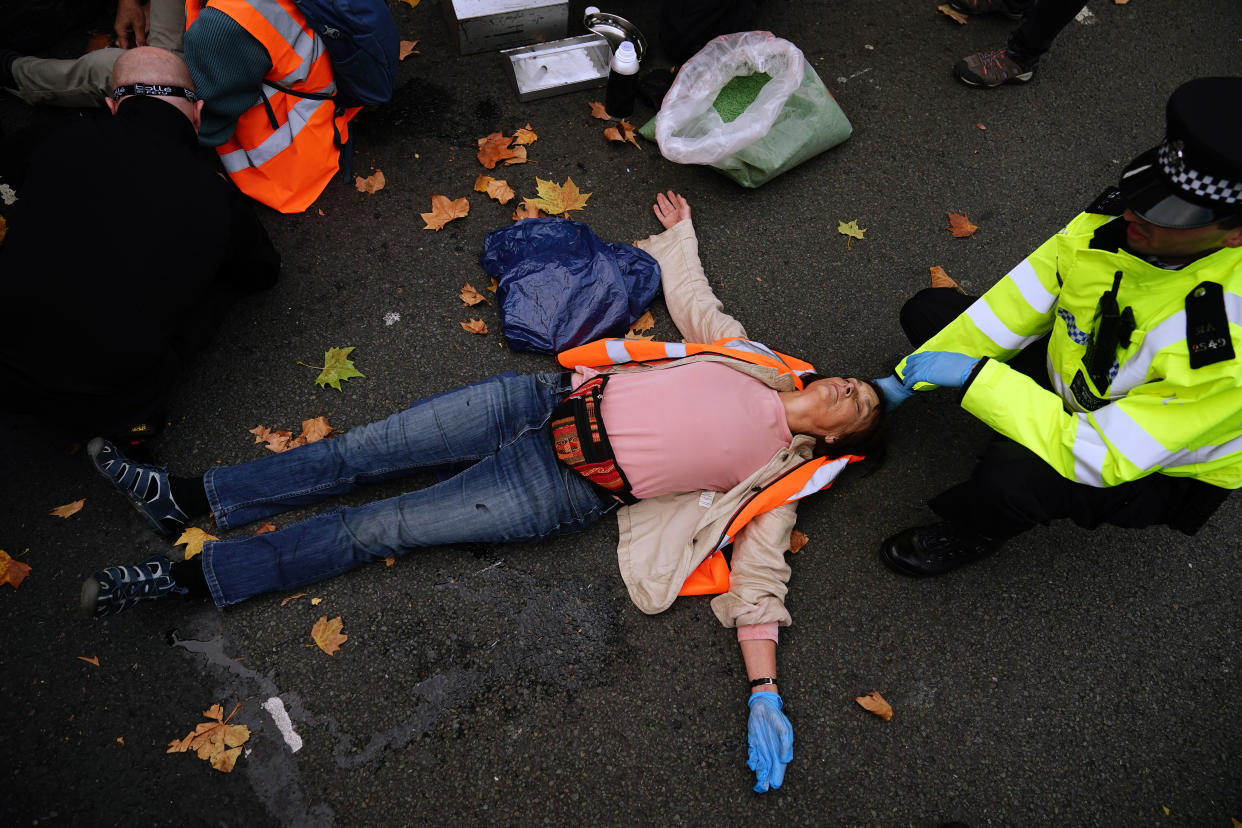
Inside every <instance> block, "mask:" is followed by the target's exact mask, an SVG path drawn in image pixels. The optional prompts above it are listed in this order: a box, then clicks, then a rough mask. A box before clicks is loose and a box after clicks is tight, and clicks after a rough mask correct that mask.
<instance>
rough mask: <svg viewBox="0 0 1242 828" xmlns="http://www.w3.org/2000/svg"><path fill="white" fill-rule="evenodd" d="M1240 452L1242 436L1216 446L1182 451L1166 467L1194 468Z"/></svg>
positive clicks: (1175, 454) (1174, 455)
mask: <svg viewBox="0 0 1242 828" xmlns="http://www.w3.org/2000/svg"><path fill="white" fill-rule="evenodd" d="M1238 452H1242V436H1240V437H1234V438H1233V439H1232V440H1229V441H1228V442H1224V443H1221V444H1220V445H1216V446H1200V447H1199V448H1197V449H1182V450H1181V451H1179V452H1175V453H1174V454H1173V455H1172V457H1171V458H1170V460H1169V462H1168V463H1166V464H1165V467H1166V468H1169V467H1172V466H1193V465H1195V464H1197V463H1210V462H1212V461H1213V460H1219V459H1220V458H1222V457H1228V456H1229V455H1231V454H1236V453H1238Z"/></svg>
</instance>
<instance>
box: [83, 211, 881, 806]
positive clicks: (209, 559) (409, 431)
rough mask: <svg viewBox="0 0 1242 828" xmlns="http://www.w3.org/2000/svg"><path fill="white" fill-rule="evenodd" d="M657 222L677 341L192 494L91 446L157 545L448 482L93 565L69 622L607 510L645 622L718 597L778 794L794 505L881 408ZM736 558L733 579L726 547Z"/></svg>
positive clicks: (286, 584) (869, 392)
mask: <svg viewBox="0 0 1242 828" xmlns="http://www.w3.org/2000/svg"><path fill="white" fill-rule="evenodd" d="M654 210H655V214H656V217H657V218H658V219H659V220H660V223H661V224H662V225H664V227H665V232H663V233H661V234H659V235H656V236H652V237H650V238H648V239H645V240H643V241H641V242H638V243H637V244H638V246H639V247H641V248H643V249H644V250H646V251H647V252H648V253H650V254H651V255H652V256H653V257H655V259H656V260H657V261H658V262H659V264H660V269H661V272H662V283H663V290H664V298H665V301H666V303H667V305H668V310H669V314H670V315H671V317H672V319H673V321H674V322H675V323H676V325H677V327H678V329H679V330H680V331H681V332H682V333H683V334H684V335H685V336H686V339H687V340H688V342H687V343H685V344H683V343H659V342H646V341H627V340H600V341H598V342H593V343H590V344H588V345H583V346H581V347H578V348H574V349H571V350H569V351H566V352H563V353H562V354H560V355H559V357H558V358H559V360H560V362H561V364H562V365H563V366H565V367H566V368H571V369H573V372H572V373H569V372H566V373H547V374H534V375H527V376H516V375H513V374H507V375H502V376H498V377H493V378H491V379H488V380H483V381H482V382H478V383H474V384H472V385H467V386H465V387H463V388H459V389H457V390H455V391H449V392H446V393H443V394H439V395H437V396H434V397H431V398H429V399H426V400H423V401H421V402H419V403H416V404H415V405H413V406H411V407H410V408H409V409H407V410H405V411H401V412H399V413H397V414H394V415H392V416H391V417H388V418H387V419H385V420H381V421H380V422H377V423H372V424H371V425H367V426H362V427H359V428H352V429H350V430H349V431H347V432H346V433H345V434H343V435H342V436H341V437H339V438H337V439H335V440H321V441H318V442H315V443H310V444H308V445H305V446H302V447H300V448H297V449H295V450H292V451H287V452H283V453H281V454H273V455H270V456H267V457H264V458H262V459H260V460H255V461H253V462H250V463H245V464H242V465H240V466H231V467H215V468H212V469H209V470H208V471H207V473H206V474H204V475H203V476H202V477H201V478H183V477H174V476H170V475H169V474H168V472H167V470H165V469H163V468H159V467H156V466H148V465H142V464H138V463H134V462H131V461H130V460H128V459H127V458H125V457H124V456H122V455H121V453H120V452H119V451H118V450H117V448H116V447H115V446H114V445H112V444H111V443H109V442H107V441H106V440H102V439H100V438H96V439H95V440H92V441H91V443H90V445H89V446H88V453H89V454H90V457H91V459H92V462H93V463H94V464H95V468H96V469H97V470H98V471H99V473H100V474H102V475H103V476H104V477H105V478H107V479H108V480H109V481H110V482H111V483H112V484H113V485H114V486H115V487H116V488H117V489H119V490H120V491H121V492H122V493H124V494H125V495H126V496H127V497H128V498H129V499H130V501H131V503H132V504H133V505H134V506H135V507H136V508H137V509H138V511H139V512H140V514H141V515H142V516H143V518H144V519H145V520H146V521H147V523H149V524H150V525H151V526H152V527H153V528H154V529H156V530H157V531H159V532H160V533H161V534H163V535H171V534H172V533H173V532H174V531H178V530H180V529H181V528H182V527H184V526H186V525H188V524H189V523H190V522H191V521H192V520H194V519H197V518H199V517H202V516H205V515H206V514H207V513H208V512H209V511H210V513H211V514H212V515H213V516H214V517H215V521H216V523H217V524H218V525H219V526H220V527H221V528H223V529H232V528H234V527H237V526H241V525H243V524H246V523H251V522H253V521H258V520H263V519H265V518H268V517H270V516H272V515H275V514H278V513H280V512H283V511H286V510H288V509H291V508H293V507H295V506H302V505H306V504H309V503H315V502H318V501H320V500H323V499H324V498H327V497H328V496H330V495H334V494H340V493H342V492H348V491H352V490H353V489H355V488H356V487H357V486H358V485H360V484H362V483H369V482H374V481H377V480H384V479H390V478H394V477H401V476H405V475H409V474H411V473H413V472H416V471H419V470H427V469H439V470H444V469H452V470H460V471H459V472H458V473H457V474H456V475H455V476H454V477H452V478H450V479H448V480H446V481H444V482H441V483H437V484H435V485H433V486H430V487H428V488H424V489H420V490H417V491H414V492H410V493H408V494H403V495H401V496H399V497H394V498H390V499H388V500H383V501H380V502H377V503H371V504H369V505H366V506H360V507H356V508H347V509H344V510H342V511H337V512H332V513H330V514H322V515H318V516H316V517H313V518H311V519H309V520H306V521H303V522H301V523H296V524H293V525H291V526H288V527H286V528H284V529H280V530H278V531H275V532H268V533H265V534H261V535H254V536H251V537H246V538H239V539H236V540H215V541H208V542H207V543H205V544H204V545H203V551H202V554H201V555H200V556H199V557H198V558H197V559H192V560H189V561H182V562H178V563H172V562H171V561H170V560H169V559H168V558H166V557H164V556H162V555H157V556H154V557H151V558H149V559H147V560H145V561H143V562H142V563H140V564H136V565H133V566H113V567H109V568H107V569H103V570H100V571H99V572H96V573H95V574H94V575H93V576H92V577H91V578H88V579H87V580H86V582H85V583H84V584H83V586H82V606H83V609H84V610H85V611H86V612H87V613H89V614H91V615H94V616H96V617H101V616H106V615H112V614H115V613H118V612H121V611H122V610H124V609H127V608H129V607H130V606H132V605H133V604H135V603H136V602H138V601H141V600H146V599H152V598H163V597H167V596H171V595H194V594H197V595H203V596H205V595H210V596H211V598H212V600H213V601H215V603H216V605H217V606H219V607H226V606H229V605H230V604H235V603H237V602H239V601H243V600H245V599H247V598H250V597H252V596H255V595H259V594H261V593H264V592H270V591H273V590H292V589H297V588H299V587H303V586H306V585H307V584H311V583H315V582H316V581H321V580H323V579H325V578H330V577H332V576H334V575H339V574H341V573H342V572H347V571H349V570H351V569H354V568H356V567H359V566H361V565H363V564H365V563H369V562H372V561H379V560H383V559H384V558H386V557H388V556H390V555H403V554H405V553H406V552H409V551H411V550H413V549H417V548H419V547H424V546H437V545H441V544H453V543H467V542H476V543H479V542H481V543H510V542H514V541H537V540H540V539H541V538H546V537H551V536H554V535H561V534H565V533H569V532H577V531H579V530H581V529H584V528H586V527H587V526H589V525H590V524H592V523H594V522H595V521H596V520H597V519H598V518H599V517H600V516H601V515H602V514H604V513H605V512H607V511H609V510H611V509H612V508H613V507H614V506H616V505H617V503H618V501H620V502H622V503H624V504H626V505H622V506H620V508H618V509H617V520H618V523H619V526H620V542H619V545H618V548H617V557H618V562H619V564H620V569H621V575H622V578H623V579H624V581H625V584H626V587H627V588H628V590H629V593H630V597H631V599H632V600H633V601H634V603H635V604H636V605H637V606H638V608H639V609H641V610H642V611H643V612H646V613H657V612H661V611H663V610H665V609H667V608H668V607H669V606H670V605H671V604H672V603H673V601H674V599H676V597H677V595H678V594H679V593H681V594H705V593H710V592H717V593H723V594H721V595H718V596H717V597H716V598H715V599H714V600H713V601H712V609H713V611H714V612H715V613H716V616H717V618H719V619H720V622H721V623H722V624H724V625H725V626H726V627H736V628H737V637H738V641H739V642H740V644H741V649H742V656H743V660H744V662H745V665H746V672H747V675H748V677H749V679H750V687H751V696H750V699H749V707H750V718H749V744H750V755H749V766H750V768H751V769H752V770H754V771H755V772H756V774H757V777H758V781H757V784H756V785H755V790H756V791H760V792H762V791H766V790H767V789H768V788H769V787H772V788H778V787H780V785H781V781H782V779H783V778H784V773H785V765H786V764H787V763H788V762H789V761H790V760H792V758H793V729H792V727H791V726H790V724H789V720H788V719H787V718H786V717H785V715H784V714H783V713H782V712H781V699H780V695H779V694H778V690H777V684H776V643H777V630H778V628H779V627H780V626H784V625H788V624H789V623H790V617H789V613H788V612H786V610H785V604H784V597H785V592H786V582H787V581H788V579H789V567H788V566H787V565H786V563H785V556H784V553H785V550H787V549H788V548H789V536H790V531H791V530H792V529H793V525H794V519H795V509H796V505H795V504H796V501H797V499H798V498H800V497H802V496H803V495H805V494H809V493H812V492H814V491H818V490H820V489H822V488H824V487H826V486H827V485H829V484H830V483H831V481H832V479H833V478H834V477H835V476H836V474H837V473H838V472H839V471H840V470H841V469H842V468H844V466H845V465H846V464H847V463H848V462H850V460H851V459H856V458H852V457H849V456H848V454H849V451H850V449H851V447H855V448H856V447H857V446H858V445H859V443H860V442H861V441H863V440H865V439H867V438H868V437H870V436H871V435H872V434H873V433H874V431H875V430H876V428H877V426H878V425H879V421H880V418H881V417H882V412H883V408H884V406H883V405H882V402H881V399H880V397H879V395H878V393H877V391H876V390H875V388H874V387H872V386H871V385H870V384H868V383H866V382H862V381H859V380H857V379H841V378H839V377H834V378H827V379H825V378H820V377H817V376H815V375H814V374H813V373H812V372H813V368H812V366H811V365H810V364H809V363H806V362H803V361H801V360H799V359H796V358H794V357H789V356H786V355H783V354H778V353H776V352H775V351H772V350H770V349H768V348H767V347H765V346H763V345H760V344H759V343H757V342H752V341H751V340H748V339H746V338H745V337H746V331H745V329H744V328H743V327H742V325H741V324H740V323H739V322H737V320H735V319H733V317H731V316H728V315H727V314H725V313H724V312H723V310H722V306H721V304H720V302H719V301H718V300H717V299H716V297H715V295H714V294H713V293H712V290H711V288H710V287H709V286H708V283H707V279H706V277H705V276H704V275H703V269H702V265H701V264H700V263H699V256H698V241H697V239H696V238H695V234H694V227H693V225H692V224H691V221H690V206H689V204H687V203H686V200H685V199H684V198H682V197H681V196H679V195H677V194H675V193H672V192H669V193H668V194H667V195H665V194H660V195H659V196H657V199H656V203H655V206H654ZM528 220H529V219H528ZM545 220H547V219H545ZM689 343H712V344H710V345H695V344H689ZM605 382H606V383H607V394H606V395H603V396H601V395H598V392H599V390H600V388H601V387H602V386H603V384H604V383H605ZM571 390H573V394H572V395H570V392H571ZM567 395H568V396H567ZM609 444H611V445H609ZM614 452H615V454H614ZM614 457H615V461H613V458H614ZM622 470H624V471H622ZM588 477H589V478H590V480H588ZM730 542H732V548H733V554H732V571H731V572H730V571H729V569H728V567H727V565H726V564H725V563H724V559H723V555H722V554H721V551H720V550H723V549H724V548H725V547H727V546H728V545H729V543H730ZM705 559H706V560H705ZM713 581H714V584H715V585H714V588H713V583H712V582H713Z"/></svg>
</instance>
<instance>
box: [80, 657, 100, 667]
mask: <svg viewBox="0 0 1242 828" xmlns="http://www.w3.org/2000/svg"><path fill="white" fill-rule="evenodd" d="M78 660H79V661H85V662H86V663H87V664H93V665H94V666H96V667H98V666H99V656H78Z"/></svg>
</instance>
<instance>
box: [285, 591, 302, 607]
mask: <svg viewBox="0 0 1242 828" xmlns="http://www.w3.org/2000/svg"><path fill="white" fill-rule="evenodd" d="M305 596H306V593H305V592H299V593H297V594H295V595H289V596H286V597H285V598H284V599H283V600H282V601H281V602H280V605H281V606H282V607H283V606H284V605H285V604H287V603H289V602H290V601H296V600H298V599H299V598H304V597H305Z"/></svg>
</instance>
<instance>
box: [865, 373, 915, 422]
mask: <svg viewBox="0 0 1242 828" xmlns="http://www.w3.org/2000/svg"><path fill="white" fill-rule="evenodd" d="M872 382H874V383H875V384H876V385H878V386H880V391H881V392H882V393H883V394H884V412H885V413H888V412H890V411H892V410H893V409H894V408H896V407H897V406H899V405H901V404H902V403H903V402H905V401H906V400H908V399H910V398H911V397H913V396H914V392H913V391H911V390H910V389H909V388H906V387H905V386H904V385H902V384H901V380H899V379H897V375H896V374H889V375H888V376H887V377H880V378H879V379H874V380H872Z"/></svg>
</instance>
